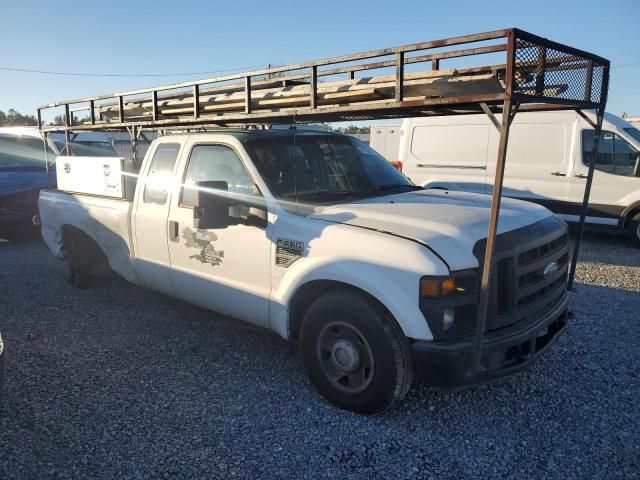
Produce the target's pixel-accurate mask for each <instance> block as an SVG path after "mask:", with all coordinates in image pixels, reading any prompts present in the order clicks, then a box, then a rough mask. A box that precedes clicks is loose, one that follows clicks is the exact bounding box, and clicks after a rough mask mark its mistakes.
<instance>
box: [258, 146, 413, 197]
mask: <svg viewBox="0 0 640 480" xmlns="http://www.w3.org/2000/svg"><path fill="white" fill-rule="evenodd" d="M247 150H248V151H249V154H250V155H251V157H252V158H253V161H254V164H255V165H256V168H258V170H259V171H260V174H261V175H262V177H263V178H264V180H265V182H266V183H267V185H268V186H269V189H270V190H271V192H272V193H273V195H274V196H275V197H276V198H279V199H283V200H289V201H292V202H296V203H298V202H300V203H309V204H323V203H324V204H326V203H335V202H336V201H340V200H341V199H350V198H355V197H369V196H377V195H387V194H391V193H398V192H402V191H407V190H411V189H414V188H416V187H415V186H414V185H413V183H411V181H410V180H409V179H408V178H407V177H405V176H404V175H403V174H402V173H401V172H399V171H398V170H396V169H395V168H394V167H393V165H391V164H390V163H389V162H388V161H387V160H385V159H384V158H383V157H382V156H380V154H378V153H377V152H376V151H375V150H373V149H372V148H370V147H369V146H367V145H365V144H364V143H362V142H360V141H359V140H357V139H355V138H351V137H346V136H341V135H298V136H296V137H295V138H294V136H287V137H275V138H274V137H270V138H258V139H253V140H250V141H249V142H247Z"/></svg>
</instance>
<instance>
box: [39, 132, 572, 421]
mask: <svg viewBox="0 0 640 480" xmlns="http://www.w3.org/2000/svg"><path fill="white" fill-rule="evenodd" d="M68 158H73V157H68ZM58 162H60V158H59V159H58ZM67 167H69V165H67V164H65V165H64V166H62V165H60V164H59V165H58V166H57V170H58V172H65V171H66V173H68V174H69V175H73V168H74V167H73V166H71V167H69V168H67ZM102 168H103V167H100V171H99V172H98V173H97V174H96V175H102V174H103V173H104V174H105V175H106V174H107V173H106V169H107V165H105V166H104V168H105V172H102V170H101V169H102ZM84 174H85V175H86V170H84ZM131 175H132V174H129V176H131ZM58 181H59V185H58V189H57V190H55V189H48V190H43V191H42V192H41V194H40V203H39V207H40V212H41V217H42V235H43V237H44V240H45V242H46V244H47V246H48V247H49V249H50V250H51V251H52V252H53V253H54V254H55V256H56V257H58V258H59V259H61V260H64V261H65V262H66V265H67V272H68V277H69V281H70V282H71V284H73V285H75V286H78V287H85V286H88V285H89V284H90V282H91V276H92V269H93V267H94V266H96V265H98V264H100V263H105V262H106V263H108V265H109V266H110V267H111V269H113V270H114V271H115V272H117V273H118V274H120V275H121V276H122V277H124V278H125V279H127V280H129V281H130V282H132V283H135V284H138V285H143V286H145V287H149V288H152V289H155V290H157V291H160V292H163V293H165V294H168V295H171V296H174V297H178V298H181V299H184V300H186V301H188V302H192V303H194V304H197V305H201V306H203V307H206V308H208V309H211V310H215V311H218V312H222V313H224V314H227V315H230V316H232V317H235V318H238V319H241V320H245V321H248V322H251V323H254V324H257V325H260V326H263V327H266V328H269V329H271V330H273V331H275V332H277V333H278V334H279V335H280V336H282V337H283V338H285V339H288V340H292V341H296V342H298V343H299V347H300V350H301V353H302V358H303V361H304V365H305V368H306V370H307V372H308V375H309V377H310V379H311V382H312V383H313V385H314V386H315V387H316V388H317V389H318V391H319V392H320V393H321V394H322V395H323V396H324V397H325V398H327V399H328V400H329V401H331V402H333V403H334V404H336V405H338V406H340V407H342V408H345V409H349V410H354V411H358V412H367V413H368V412H375V411H380V410H382V409H384V408H386V407H388V406H390V405H391V404H392V403H393V402H394V401H397V400H399V399H401V398H402V397H403V396H404V395H405V394H406V392H407V390H408V389H409V387H410V385H411V383H412V380H413V377H414V371H416V372H417V373H419V374H420V376H421V377H423V378H424V380H425V381H426V382H428V383H429V384H432V385H434V386H437V387H446V388H454V389H455V388H462V387H466V386H469V385H475V384H479V383H484V382H488V381H492V380H495V379H497V378H501V377H505V376H509V375H511V374H513V373H515V372H517V371H519V370H521V369H523V368H524V367H526V366H527V365H529V364H530V363H531V362H532V361H533V360H534V359H536V358H537V357H538V356H539V355H540V354H541V353H542V352H544V351H545V350H546V349H547V348H548V347H549V346H550V345H551V344H552V343H553V341H554V340H555V339H556V338H557V337H558V335H559V334H560V333H561V332H562V331H563V330H564V328H565V324H566V319H567V292H566V275H567V263H568V258H567V257H568V239H567V227H566V225H565V223H564V222H563V221H562V220H560V219H558V218H557V217H556V216H554V215H553V214H552V213H551V212H549V211H548V210H547V209H545V208H544V207H541V206H538V205H535V204H531V203H527V202H523V201H518V200H510V199H504V201H503V203H502V206H501V211H500V217H499V225H498V236H497V244H496V250H495V257H494V259H495V267H494V268H495V270H494V275H493V277H492V278H493V281H492V284H491V297H490V304H489V312H488V319H487V323H486V331H485V335H484V339H483V344H482V357H481V368H480V369H477V368H472V352H473V339H474V336H473V334H474V331H475V328H476V321H477V318H478V298H479V281H480V280H479V279H480V273H481V272H480V268H481V267H480V266H481V265H482V259H483V255H484V248H485V238H486V235H487V224H488V218H489V207H490V203H491V198H490V197H489V196H485V195H480V194H472V193H462V192H449V191H445V190H424V189H422V188H421V187H418V186H416V185H414V184H412V183H411V181H409V180H408V179H407V178H406V177H405V176H403V174H402V173H400V172H399V171H397V170H396V169H395V168H394V167H393V166H391V165H390V164H389V162H387V161H386V160H385V159H384V158H382V157H381V156H380V155H378V154H377V153H376V152H375V151H373V150H372V149H371V148H369V147H368V146H366V145H365V144H363V143H361V142H360V141H358V140H356V139H354V138H351V137H348V136H345V135H341V134H336V133H331V132H323V131H302V130H300V129H298V130H296V129H289V130H219V131H209V132H205V133H192V134H174V135H168V136H164V137H160V138H158V139H157V140H155V141H154V143H153V144H152V145H151V147H150V148H149V150H148V152H147V154H146V156H145V159H144V161H143V163H142V165H141V168H140V171H139V174H138V178H137V184H136V186H135V193H133V194H132V196H131V198H126V196H125V195H123V196H122V198H110V197H108V196H104V195H95V194H93V195H92V194H88V193H74V192H69V191H62V190H60V188H61V186H60V185H61V184H62V183H64V178H59V180H58Z"/></svg>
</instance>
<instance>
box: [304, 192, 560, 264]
mask: <svg viewBox="0 0 640 480" xmlns="http://www.w3.org/2000/svg"><path fill="white" fill-rule="evenodd" d="M490 210H491V197H490V196H489V195H481V194H474V193H464V192H450V191H445V190H424V191H418V192H409V193H402V194H398V195H388V196H384V197H375V198H369V199H366V200H358V201H354V202H350V203H341V204H339V205H332V206H330V207H326V208H324V209H323V210H321V211H320V212H316V213H314V214H312V215H310V218H315V219H318V220H324V221H328V222H335V223H341V224H345V225H353V226H355V227H361V228H367V229H371V230H375V231H378V232H382V233H388V234H390V235H396V236H400V237H404V238H408V239H411V240H414V241H417V242H420V243H422V244H424V245H426V246H428V247H429V248H431V249H432V250H434V251H435V252H436V253H437V254H438V255H439V256H440V257H442V258H443V259H444V260H445V262H446V263H447V264H448V266H449V269H450V270H462V269H465V268H475V267H477V266H478V260H477V259H476V257H475V256H474V255H473V246H474V245H475V243H476V242H477V241H478V240H481V239H484V238H486V236H487V229H488V225H489V213H490ZM551 215H553V214H552V213H551V212H550V211H549V210H547V209H546V208H544V207H541V206H539V205H536V204H533V203H529V202H523V201H521V200H514V199H509V198H503V199H502V205H501V208H500V219H499V222H498V233H504V232H509V231H511V230H515V229H517V228H521V227H524V226H527V225H531V224H533V223H536V222H539V221H540V220H544V219H545V218H547V217H549V216H551Z"/></svg>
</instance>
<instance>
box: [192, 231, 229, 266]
mask: <svg viewBox="0 0 640 480" xmlns="http://www.w3.org/2000/svg"><path fill="white" fill-rule="evenodd" d="M182 238H184V240H185V246H186V247H187V248H195V249H200V253H198V254H195V255H189V258H193V259H194V260H198V261H199V262H201V263H209V264H211V265H213V266H214V267H216V266H218V265H220V264H221V263H222V260H224V251H223V250H216V248H215V246H214V245H213V243H212V242H215V241H216V240H218V237H217V235H216V234H214V233H211V232H207V231H206V230H202V229H198V230H195V231H194V230H192V229H190V228H185V229H184V230H182Z"/></svg>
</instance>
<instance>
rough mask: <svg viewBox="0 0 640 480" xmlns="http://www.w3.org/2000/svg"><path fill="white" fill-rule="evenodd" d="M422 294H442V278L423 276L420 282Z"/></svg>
mask: <svg viewBox="0 0 640 480" xmlns="http://www.w3.org/2000/svg"><path fill="white" fill-rule="evenodd" d="M420 294H421V295H422V296H423V297H429V298H437V297H439V296H440V280H431V279H427V278H423V279H422V281H421V282H420Z"/></svg>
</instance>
